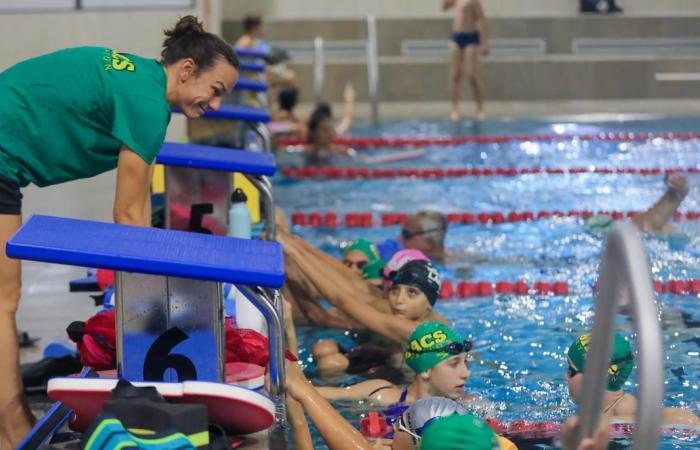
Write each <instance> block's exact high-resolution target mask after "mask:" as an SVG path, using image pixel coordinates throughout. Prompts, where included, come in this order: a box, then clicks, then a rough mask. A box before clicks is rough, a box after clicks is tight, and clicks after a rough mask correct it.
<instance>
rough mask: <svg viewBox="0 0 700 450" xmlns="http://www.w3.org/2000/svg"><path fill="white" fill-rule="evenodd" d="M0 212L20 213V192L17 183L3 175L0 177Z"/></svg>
mask: <svg viewBox="0 0 700 450" xmlns="http://www.w3.org/2000/svg"><path fill="white" fill-rule="evenodd" d="M0 214H10V215H13V216H19V215H20V214H22V193H21V192H20V191H19V184H17V183H16V182H14V181H12V180H8V179H7V178H3V177H0Z"/></svg>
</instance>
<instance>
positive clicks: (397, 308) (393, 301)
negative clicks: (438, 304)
mask: <svg viewBox="0 0 700 450" xmlns="http://www.w3.org/2000/svg"><path fill="white" fill-rule="evenodd" d="M389 304H390V305H391V313H392V314H393V315H395V316H399V317H404V318H406V319H409V320H419V319H423V318H424V317H426V316H427V315H428V314H429V313H430V310H431V309H432V306H430V302H429V301H428V297H426V296H425V294H424V293H423V291H421V290H420V289H418V288H417V287H415V286H409V285H407V284H396V283H395V284H394V285H392V286H391V289H389Z"/></svg>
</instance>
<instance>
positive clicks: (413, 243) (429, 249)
mask: <svg viewBox="0 0 700 450" xmlns="http://www.w3.org/2000/svg"><path fill="white" fill-rule="evenodd" d="M403 229H404V230H405V232H403V233H402V234H403V235H406V236H410V237H409V238H405V237H404V236H401V237H400V239H399V240H400V241H401V243H402V244H403V246H404V247H405V248H411V249H415V250H420V251H421V252H423V253H425V254H426V255H431V254H432V253H433V250H434V247H435V245H434V244H435V243H434V241H433V239H432V238H431V237H429V236H427V235H425V234H421V233H422V231H423V229H422V228H421V225H420V220H419V219H418V218H417V217H415V216H411V217H409V218H408V220H406V223H404V225H403Z"/></svg>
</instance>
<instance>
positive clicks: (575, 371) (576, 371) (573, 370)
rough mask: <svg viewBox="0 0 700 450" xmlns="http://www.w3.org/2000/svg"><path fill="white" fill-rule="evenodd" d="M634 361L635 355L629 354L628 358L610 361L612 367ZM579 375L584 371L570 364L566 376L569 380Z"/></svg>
mask: <svg viewBox="0 0 700 450" xmlns="http://www.w3.org/2000/svg"><path fill="white" fill-rule="evenodd" d="M633 360H634V355H633V354H632V353H629V354H628V355H626V356H623V357H621V358H613V359H611V360H610V365H611V366H612V365H613V364H622V363H625V362H627V361H633ZM579 373H583V371H582V370H579V369H577V368H576V367H574V366H573V365H572V364H571V362H569V367H568V368H567V369H566V374H567V375H568V376H569V378H573V377H575V376H576V375H578V374H579Z"/></svg>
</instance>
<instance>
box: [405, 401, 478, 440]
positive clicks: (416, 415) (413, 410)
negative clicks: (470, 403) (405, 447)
mask: <svg viewBox="0 0 700 450" xmlns="http://www.w3.org/2000/svg"><path fill="white" fill-rule="evenodd" d="M453 414H467V408H465V407H464V405H462V404H461V403H459V402H458V401H456V400H452V399H451V398H447V397H426V398H421V399H419V400H416V401H415V403H413V404H412V405H411V406H410V407H409V408H408V409H407V410H406V417H407V418H408V420H407V423H406V425H407V426H408V429H409V430H411V431H412V432H414V433H415V434H417V435H420V434H422V433H423V427H424V426H426V425H427V424H428V422H429V421H431V420H434V419H437V418H440V417H449V416H451V415H453Z"/></svg>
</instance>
